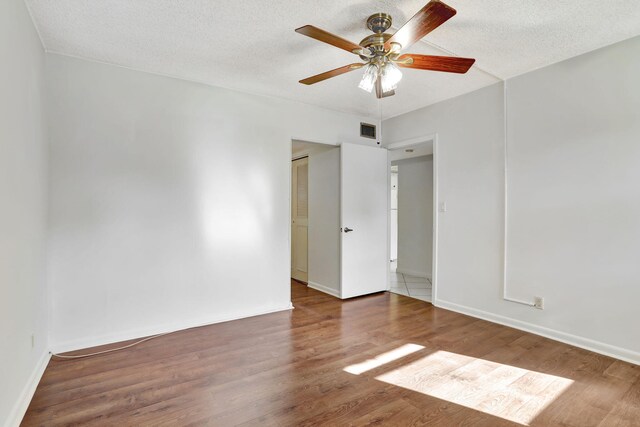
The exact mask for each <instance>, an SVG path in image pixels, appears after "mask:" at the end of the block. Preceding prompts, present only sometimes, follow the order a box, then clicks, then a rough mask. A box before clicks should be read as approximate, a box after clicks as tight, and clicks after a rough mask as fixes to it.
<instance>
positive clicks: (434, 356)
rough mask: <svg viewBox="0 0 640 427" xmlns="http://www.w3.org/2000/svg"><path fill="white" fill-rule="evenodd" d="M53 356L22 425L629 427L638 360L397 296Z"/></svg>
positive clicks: (638, 406) (639, 396) (314, 304)
mask: <svg viewBox="0 0 640 427" xmlns="http://www.w3.org/2000/svg"><path fill="white" fill-rule="evenodd" d="M291 288H292V299H293V303H294V306H295V307H296V308H295V310H293V311H290V312H280V313H273V314H268V315H264V316H258V317H252V318H248V319H243V320H237V321H233V322H227V323H220V324H216V325H211V326H206V327H201V328H195V329H190V330H187V331H182V332H178V333H175V334H171V335H167V336H163V337H159V338H156V339H154V340H151V341H148V342H145V343H143V344H140V345H139V346H136V347H132V348H130V349H127V350H123V351H120V352H115V353H110V354H105V355H101V356H95V357H91V358H86V359H78V360H72V361H66V360H65V361H61V360H52V361H51V363H50V364H49V366H48V367H47V370H46V372H45V374H44V376H43V378H42V381H41V382H40V384H39V386H38V389H37V391H36V393H35V396H34V398H33V401H32V402H31V405H30V406H29V409H28V412H27V414H26V416H25V419H24V421H23V423H22V425H24V426H68V425H88V426H111V425H114V426H115V425H118V426H176V425H180V426H183V425H189V426H202V425H205V426H206V425H212V426H235V425H242V426H318V425H330V426H343V425H358V426H360V425H390V426H420V425H433V426H461V425H465V426H491V427H495V426H513V425H534V426H579V427H588V426H640V367H638V366H636V365H632V364H628V363H624V362H621V361H617V360H615V359H612V358H608V357H605V356H601V355H598V354H595V353H592V352H589V351H585V350H581V349H578V348H575V347H571V346H568V345H565V344H561V343H558V342H555V341H552V340H549V339H546V338H542V337H538V336H536V335H532V334H528V333H525V332H521V331H517V330H515V329H511V328H507V327H504V326H499V325H495V324H492V323H489V322H485V321H482V320H477V319H474V318H471V317H468V316H464V315H460V314H457V313H454V312H451V311H447V310H442V309H437V308H434V307H433V306H432V305H431V304H429V303H426V302H422V301H418V300H414V299H411V298H408V297H404V296H401V295H395V294H390V293H382V294H376V295H371V296H367V297H362V298H356V299H353V300H348V301H340V300H338V299H336V298H333V297H331V296H328V295H325V294H323V293H320V292H317V291H315V290H313V289H310V288H307V287H306V286H304V285H301V284H299V283H295V282H292V284H291Z"/></svg>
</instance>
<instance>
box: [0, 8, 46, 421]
mask: <svg viewBox="0 0 640 427" xmlns="http://www.w3.org/2000/svg"><path fill="white" fill-rule="evenodd" d="M0 64H2V65H0V94H1V95H0V346H1V347H2V350H1V351H0V423H1V424H5V423H6V425H17V424H18V423H19V421H20V419H21V418H22V415H23V414H24V411H25V410H26V409H27V408H26V405H27V404H28V403H29V400H30V398H31V395H32V393H33V391H34V390H35V386H36V385H37V381H38V380H39V379H40V375H41V372H42V370H43V368H44V365H45V363H46V361H47V360H48V353H47V350H48V346H47V333H46V330H47V305H46V288H45V280H44V279H45V277H44V268H45V243H46V207H47V205H46V196H47V183H46V178H45V177H46V139H45V136H44V134H45V132H44V115H43V92H44V90H43V70H44V51H43V48H42V45H41V44H40V40H39V38H38V35H37V34H36V31H35V29H34V27H33V23H32V22H31V19H30V17H29V14H28V12H27V9H26V8H25V5H24V2H23V1H20V0H4V1H2V2H0ZM32 335H33V336H34V339H35V342H34V346H33V347H32V343H31V336H32Z"/></svg>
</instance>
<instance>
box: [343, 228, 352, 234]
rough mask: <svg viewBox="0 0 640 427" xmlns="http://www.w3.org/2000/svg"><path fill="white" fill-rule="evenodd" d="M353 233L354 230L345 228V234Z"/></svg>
mask: <svg viewBox="0 0 640 427" xmlns="http://www.w3.org/2000/svg"><path fill="white" fill-rule="evenodd" d="M352 231H353V229H351V228H349V227H345V228H344V232H345V233H351V232H352Z"/></svg>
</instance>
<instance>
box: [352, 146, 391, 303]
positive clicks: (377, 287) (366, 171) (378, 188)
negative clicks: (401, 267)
mask: <svg viewBox="0 0 640 427" xmlns="http://www.w3.org/2000/svg"><path fill="white" fill-rule="evenodd" d="M340 148H341V152H340V181H341V188H340V209H341V225H342V232H341V258H342V259H341V270H342V271H341V296H342V298H351V297H355V296H358V295H366V294H370V293H373V292H380V291H384V290H386V289H387V274H388V270H389V260H388V256H389V255H388V240H387V232H388V230H389V228H388V222H387V215H388V213H389V208H388V205H387V201H388V199H389V197H388V194H389V193H388V180H387V172H388V170H387V168H388V164H387V150H384V149H382V148H377V147H367V146H363V145H355V144H342V145H341V147H340Z"/></svg>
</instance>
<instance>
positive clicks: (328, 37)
mask: <svg viewBox="0 0 640 427" xmlns="http://www.w3.org/2000/svg"><path fill="white" fill-rule="evenodd" d="M296 33H300V34H304V35H305V36H307V37H311V38H312V39H316V40H320V41H321V42H324V43H328V44H330V45H332V46H335V47H339V48H340V49H344V50H347V51H349V52H351V53H353V51H354V50H361V49H362V46H360V45H357V44H355V43H353V42H350V41H349V40H346V39H343V38H342V37H340V36H336V35H335V34H331V33H329V32H327V31H325V30H321V29H320V28H318V27H314V26H313V25H305V26H304V27H300V28H297V29H296Z"/></svg>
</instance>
